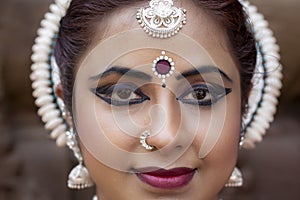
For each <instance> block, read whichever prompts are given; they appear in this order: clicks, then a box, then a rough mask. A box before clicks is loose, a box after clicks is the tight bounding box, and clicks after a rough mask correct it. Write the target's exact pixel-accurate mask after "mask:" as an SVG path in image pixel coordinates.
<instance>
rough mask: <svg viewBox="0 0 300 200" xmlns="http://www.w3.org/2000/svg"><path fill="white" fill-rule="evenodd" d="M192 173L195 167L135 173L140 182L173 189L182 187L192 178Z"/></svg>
mask: <svg viewBox="0 0 300 200" xmlns="http://www.w3.org/2000/svg"><path fill="white" fill-rule="evenodd" d="M194 174H195V169H191V168H185V167H181V168H174V169H170V170H165V169H159V170H155V171H150V172H145V173H142V172H138V173H136V175H137V177H138V178H139V179H140V180H141V181H142V182H144V183H146V184H148V185H151V186H153V187H156V188H161V189H175V188H180V187H183V186H185V185H187V184H188V183H189V182H190V181H191V180H192V178H193V177H194Z"/></svg>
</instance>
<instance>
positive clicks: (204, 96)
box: [177, 84, 232, 106]
mask: <svg viewBox="0 0 300 200" xmlns="http://www.w3.org/2000/svg"><path fill="white" fill-rule="evenodd" d="M231 91H232V90H231V89H230V88H224V87H222V86H220V85H217V84H215V85H207V84H199V85H194V86H192V87H191V88H190V89H189V90H187V91H186V92H184V93H183V94H182V95H181V96H180V97H178V98H177V100H179V101H181V102H182V103H185V104H192V105H199V106H210V105H212V104H214V103H216V102H218V101H219V100H220V99H221V98H222V97H224V96H226V95H227V94H229V93H230V92H231Z"/></svg>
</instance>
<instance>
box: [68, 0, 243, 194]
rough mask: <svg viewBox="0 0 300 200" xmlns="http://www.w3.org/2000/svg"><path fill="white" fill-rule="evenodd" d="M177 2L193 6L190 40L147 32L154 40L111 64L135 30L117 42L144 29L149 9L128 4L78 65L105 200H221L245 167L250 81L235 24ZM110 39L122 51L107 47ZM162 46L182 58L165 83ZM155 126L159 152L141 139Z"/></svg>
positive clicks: (84, 122) (83, 118) (92, 158)
mask: <svg viewBox="0 0 300 200" xmlns="http://www.w3.org/2000/svg"><path fill="white" fill-rule="evenodd" d="M140 6H141V5H140ZM143 6H147V5H146V4H145V5H143ZM176 6H177V7H183V8H185V9H186V10H187V11H188V12H187V24H186V25H185V26H184V27H183V29H182V30H181V32H180V34H182V35H184V37H183V36H182V38H183V39H182V40H186V41H179V39H178V38H180V37H181V36H175V37H173V38H172V39H163V40H162V39H153V38H150V37H149V36H147V35H146V34H145V33H142V34H143V35H137V37H136V38H139V37H144V38H145V39H144V40H143V42H145V44H146V45H145V46H142V47H139V48H136V49H134V50H130V51H127V52H125V53H122V54H119V55H118V56H114V57H115V59H113V60H108V61H104V60H105V59H106V58H108V57H109V56H110V55H111V54H115V53H116V52H115V51H117V50H119V49H122V48H123V45H124V44H125V45H127V44H129V43H135V41H134V40H135V37H133V38H132V40H130V41H124V40H122V41H123V42H124V43H123V44H120V43H118V42H116V41H118V40H114V39H111V38H114V37H112V36H115V35H116V34H120V33H124V32H127V31H129V32H130V31H131V30H135V29H136V28H139V25H138V23H137V21H136V19H135V13H136V10H137V9H138V8H139V6H132V7H127V8H124V9H120V10H118V11H117V12H115V13H113V14H112V15H110V16H108V17H107V18H106V20H105V22H103V23H101V24H99V27H98V28H99V30H100V29H101V31H99V32H101V34H99V35H98V36H97V37H96V39H95V42H94V43H93V49H92V50H90V51H88V52H86V55H85V56H84V58H83V59H82V62H81V64H80V65H79V66H78V73H77V76H76V85H75V94H76V95H75V96H74V98H75V101H73V103H74V104H73V106H74V110H75V114H76V116H75V122H76V128H77V131H78V135H79V138H80V141H81V149H82V153H83V156H84V161H85V164H86V165H87V167H88V169H89V172H90V174H91V176H92V179H93V180H94V182H95V184H96V186H97V195H98V198H99V199H101V200H106V199H124V200H125V199H130V200H131V199H197V200H199V199H203V200H208V199H215V198H216V197H217V195H218V193H219V191H220V190H221V189H222V187H223V186H224V184H225V183H226V182H227V180H228V178H229V176H230V174H231V172H232V170H233V167H234V165H235V162H236V158H237V149H238V148H237V147H238V141H239V130H240V121H241V110H240V108H241V95H240V79H239V72H238V67H237V65H236V62H235V61H234V59H233V57H232V55H231V53H230V48H229V44H228V39H227V37H226V33H225V30H224V29H223V28H222V27H221V26H220V25H218V24H217V22H216V21H215V19H213V18H212V17H211V16H209V15H208V14H207V13H206V12H204V11H203V10H201V9H200V8H198V7H197V5H194V4H193V3H192V2H190V1H183V2H182V4H181V5H176ZM104 25H105V27H106V28H105V30H103V27H104ZM138 34H141V32H139V31H138ZM122 37H123V36H122ZM176 37H177V39H178V41H177V39H176ZM107 38H110V39H108V41H112V40H114V41H113V43H112V45H113V46H110V49H112V50H109V49H106V48H105V49H104V51H103V47H102V46H101V45H102V44H103V43H102V41H105V40H106V41H107ZM180 39H181V38H180ZM154 40H156V41H157V42H155V41H154ZM152 41H153V42H152ZM147 42H148V43H149V44H147ZM168 42H170V43H172V45H169V46H167V45H165V44H168ZM173 42H174V43H173ZM108 43H109V42H108ZM190 43H191V45H189V44H190ZM192 43H193V45H194V44H195V47H194V46H193V45H192ZM185 44H188V45H187V46H188V47H187V48H185V47H184V45H185ZM129 46H130V45H129ZM189 47H190V48H189ZM162 50H165V51H166V55H167V56H169V57H170V58H172V59H173V62H174V64H175V72H174V74H173V75H172V76H171V77H169V78H167V79H166V85H167V87H165V88H164V87H162V86H161V85H162V82H161V79H159V78H158V77H156V76H155V75H154V74H153V72H152V63H153V61H154V60H155V59H156V58H157V57H159V56H160V55H161V51H162ZM103 52H104V53H103ZM105 53H107V56H106V55H104V54H105ZM103 63H110V64H107V65H106V66H105V67H104V66H103V65H102V64H103ZM78 79H80V80H78ZM145 130H148V131H149V132H150V136H149V137H148V138H147V140H146V142H147V143H148V144H149V145H152V146H154V147H155V149H154V150H152V151H149V150H146V149H145V148H144V147H142V146H141V144H140V135H141V134H142V133H143V132H144V131H145Z"/></svg>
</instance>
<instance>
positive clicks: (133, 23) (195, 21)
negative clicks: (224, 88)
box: [91, 0, 237, 74]
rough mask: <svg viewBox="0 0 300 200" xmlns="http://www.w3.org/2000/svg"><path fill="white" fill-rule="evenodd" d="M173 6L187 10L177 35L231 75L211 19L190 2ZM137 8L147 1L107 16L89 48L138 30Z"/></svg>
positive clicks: (222, 36)
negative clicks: (189, 40)
mask: <svg viewBox="0 0 300 200" xmlns="http://www.w3.org/2000/svg"><path fill="white" fill-rule="evenodd" d="M174 4H175V6H176V7H181V8H184V9H186V10H187V24H186V25H184V26H183V28H182V30H181V31H180V33H183V34H185V35H186V36H188V37H190V38H191V39H192V40H194V41H195V42H196V43H198V44H199V45H200V46H202V47H203V49H205V51H206V52H207V53H208V54H209V56H210V57H211V58H212V59H213V61H214V63H216V64H217V65H219V66H220V67H222V68H223V69H224V71H228V72H229V74H232V73H230V71H232V70H235V71H237V65H236V62H235V60H234V58H233V56H232V54H231V51H230V45H229V42H228V41H229V40H228V37H227V34H226V30H225V29H224V27H223V26H222V25H220V24H219V23H218V21H217V20H216V19H215V18H214V16H213V15H212V14H210V13H209V12H208V11H207V10H204V9H202V8H201V7H200V6H199V5H196V4H195V3H193V1H191V0H185V1H176V2H175V3H174ZM140 7H149V5H148V1H144V2H142V3H137V4H133V5H128V6H126V7H122V8H119V9H117V10H115V11H114V12H112V13H110V14H109V15H107V16H106V17H105V19H104V20H102V21H101V23H99V25H98V26H97V29H98V30H99V31H97V32H98V34H97V36H96V37H95V41H94V42H93V44H92V45H91V46H92V48H93V47H95V46H97V44H99V43H101V41H103V40H105V39H107V38H110V37H111V36H114V35H117V34H119V33H122V32H125V31H129V30H133V29H137V28H140V25H139V23H138V21H137V20H136V13H137V10H138V9H139V8H140ZM145 35H146V33H145ZM175 37H176V36H175ZM157 40H168V39H157ZM179 48H180V47H179ZM226 68H228V69H226Z"/></svg>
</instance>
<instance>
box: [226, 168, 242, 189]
mask: <svg viewBox="0 0 300 200" xmlns="http://www.w3.org/2000/svg"><path fill="white" fill-rule="evenodd" d="M242 186H243V176H242V172H241V171H240V170H239V169H238V168H237V167H235V168H234V170H233V172H232V174H231V176H230V178H229V180H228V181H227V183H226V184H225V187H242Z"/></svg>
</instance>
